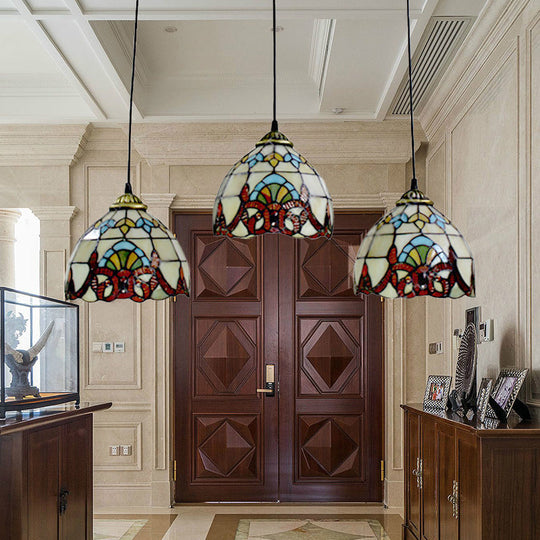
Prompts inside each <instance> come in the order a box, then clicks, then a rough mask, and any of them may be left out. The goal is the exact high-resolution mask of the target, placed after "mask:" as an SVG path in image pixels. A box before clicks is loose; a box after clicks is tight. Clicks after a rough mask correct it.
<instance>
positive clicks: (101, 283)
mask: <svg viewBox="0 0 540 540" xmlns="http://www.w3.org/2000/svg"><path fill="white" fill-rule="evenodd" d="M146 208H147V207H146V205H145V204H144V203H142V201H141V200H140V199H139V198H138V197H136V196H135V195H132V194H124V195H122V196H121V197H119V198H118V200H117V201H116V203H115V204H113V205H112V206H111V208H110V210H109V212H108V213H107V214H105V215H104V216H103V217H102V218H101V219H99V220H98V221H96V222H95V223H94V224H93V225H92V226H91V227H90V228H89V229H88V230H87V231H86V232H85V233H84V234H83V236H82V237H81V239H80V240H79V242H78V243H77V245H76V246H75V249H74V250H73V254H72V255H71V260H70V261H69V265H68V270H67V274H66V282H65V293H66V298H67V299H68V300H75V299H77V298H81V299H82V300H85V301H86V302H95V301H97V300H103V301H105V302H112V301H113V300H117V299H121V298H130V299H131V300H133V301H135V302H144V301H145V300H148V299H152V300H163V299H165V298H168V297H170V296H176V295H177V294H185V295H188V296H189V281H190V276H189V266H188V263H187V260H186V257H185V255H184V252H183V251H182V248H181V247H180V244H179V243H178V241H177V240H176V238H175V237H174V236H173V235H172V233H171V232H170V231H169V230H168V229H167V227H165V225H163V223H161V222H160V221H159V220H158V219H156V218H154V217H152V216H151V215H150V214H149V213H148V212H146Z"/></svg>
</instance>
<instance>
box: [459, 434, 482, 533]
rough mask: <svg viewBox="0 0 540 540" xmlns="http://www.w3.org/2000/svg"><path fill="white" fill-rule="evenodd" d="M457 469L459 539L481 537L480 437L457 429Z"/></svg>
mask: <svg viewBox="0 0 540 540" xmlns="http://www.w3.org/2000/svg"><path fill="white" fill-rule="evenodd" d="M456 451H457V463H456V465H457V467H456V469H457V471H456V479H457V481H458V487H459V489H458V491H459V502H458V507H459V540H477V539H478V538H480V526H481V520H480V516H481V504H480V461H479V453H478V439H477V438H476V437H475V436H474V435H471V434H470V433H466V432H461V431H460V430H457V438H456Z"/></svg>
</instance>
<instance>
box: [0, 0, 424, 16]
mask: <svg viewBox="0 0 540 540" xmlns="http://www.w3.org/2000/svg"><path fill="white" fill-rule="evenodd" d="M16 1H19V0H16ZM21 1H23V0H21ZM70 2H71V0H70ZM418 3H419V2H417V4H418ZM103 5H104V2H102V1H99V0H85V2H84V9H83V10H81V12H82V14H83V15H84V16H85V17H86V18H87V19H88V20H133V2H132V1H130V0H115V2H114V3H109V5H111V6H113V9H103ZM171 5H174V7H173V8H171ZM228 5H229V7H228V8H224V6H223V1H222V0H179V1H177V2H175V3H172V2H170V1H168V0H153V1H152V2H151V7H150V6H148V5H142V6H141V8H140V11H139V19H140V20H166V19H170V20H178V21H179V20H201V19H205V20H227V19H234V20H240V19H243V20H256V19H259V20H260V19H266V20H271V19H272V10H271V6H270V4H264V3H261V2H260V1H259V0H234V1H231V2H229V3H228ZM16 7H17V8H18V7H19V6H16ZM68 8H69V9H66V8H65V7H64V6H61V7H60V6H58V7H50V8H46V9H44V8H38V9H31V8H30V7H28V6H27V9H28V12H29V14H30V15H31V16H32V17H33V18H34V19H36V20H45V19H62V18H66V17H71V16H72V12H73V9H72V5H69V3H68ZM420 13H421V9H414V6H413V9H411V15H412V16H413V17H416V16H418V15H420ZM278 14H279V17H280V18H281V19H282V20H286V19H298V18H303V19H305V18H314V19H331V18H333V17H334V15H336V16H337V17H338V18H344V19H349V20H350V19H352V18H356V19H366V18H370V17H373V18H381V17H383V18H386V17H401V16H402V15H403V9H401V8H396V7H395V4H394V5H393V4H392V3H391V2H384V1H382V0H379V1H374V0H371V1H365V0H364V1H363V2H358V0H324V1H320V0H319V1H318V2H309V3H308V2H306V0H289V1H288V2H287V3H286V4H285V3H284V5H283V6H279V10H278ZM13 15H14V13H13V9H11V8H8V7H4V8H3V9H1V10H0V16H3V17H10V16H13Z"/></svg>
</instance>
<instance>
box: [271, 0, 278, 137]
mask: <svg viewBox="0 0 540 540" xmlns="http://www.w3.org/2000/svg"><path fill="white" fill-rule="evenodd" d="M272 20H273V26H272V38H273V40H274V41H273V45H274V66H273V68H274V103H273V109H272V111H273V118H272V129H271V130H272V131H278V121H277V113H276V93H277V92H276V33H277V29H276V0H272Z"/></svg>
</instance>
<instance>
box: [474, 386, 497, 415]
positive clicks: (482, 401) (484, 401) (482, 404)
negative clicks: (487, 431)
mask: <svg viewBox="0 0 540 540" xmlns="http://www.w3.org/2000/svg"><path fill="white" fill-rule="evenodd" d="M492 388H493V379H487V378H484V379H482V382H481V383H480V388H479V389H478V399H477V400H476V411H477V415H478V419H479V420H480V422H482V423H484V421H485V419H486V413H487V410H488V405H489V396H490V395H491V389H492Z"/></svg>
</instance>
